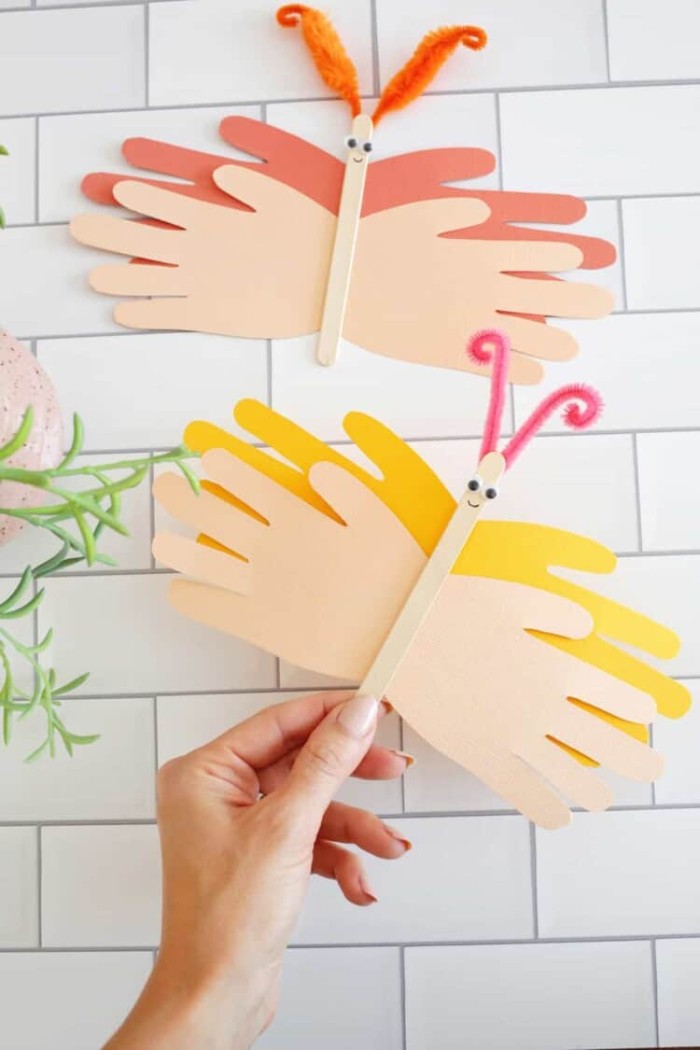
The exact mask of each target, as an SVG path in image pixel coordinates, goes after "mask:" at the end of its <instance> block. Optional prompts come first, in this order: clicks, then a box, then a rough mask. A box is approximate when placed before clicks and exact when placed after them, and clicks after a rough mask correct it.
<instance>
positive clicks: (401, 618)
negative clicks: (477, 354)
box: [358, 452, 506, 700]
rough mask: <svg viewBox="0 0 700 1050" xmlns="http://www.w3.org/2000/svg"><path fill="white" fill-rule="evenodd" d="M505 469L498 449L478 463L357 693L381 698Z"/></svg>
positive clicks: (504, 462) (503, 460)
mask: <svg viewBox="0 0 700 1050" xmlns="http://www.w3.org/2000/svg"><path fill="white" fill-rule="evenodd" d="M505 469H506V461H505V459H504V458H503V456H502V455H501V454H500V452H488V453H487V454H486V455H485V456H484V458H483V459H482V460H481V462H480V463H479V467H478V471H477V473H478V476H479V477H480V478H481V481H482V486H481V489H480V490H479V492H476V493H474V492H470V491H469V489H467V491H466V492H465V493H464V495H463V496H462V499H461V500H460V501H459V503H458V504H457V507H456V509H455V511H454V513H453V515H452V517H451V518H450V520H449V521H448V523H447V526H446V527H445V531H444V532H443V533H442V535H441V536H440V539H439V540H438V542H437V544H436V546H435V549H434V550H433V553H432V554H431V556H430V558H429V559H428V561H427V562H426V563H425V565H424V566H423V569H422V571H421V574H420V576H419V577H418V579H417V580H416V582H415V584H414V586H413V590H412V591H411V593H410V594H409V596H408V598H407V599H406V601H405V603H404V605H403V607H402V609H401V611H400V612H399V614H398V616H397V617H396V620H395V621H394V624H393V626H392V628H391V630H390V631H389V633H388V635H387V636H386V638H385V639H384V642H383V644H382V647H381V649H380V650H379V652H378V653H377V655H376V656H375V658H374V660H373V662H372V665H371V667H370V669H369V671H368V672H367V674H366V675H365V677H364V681H363V682H362V684H361V685H360V688H359V690H358V694H359V695H360V696H374V697H376V698H377V699H378V700H381V699H382V697H383V696H384V695H385V693H386V691H387V689H388V688H389V685H390V683H391V680H392V678H393V677H394V675H395V674H396V671H397V670H398V667H399V664H400V663H401V661H402V660H403V657H404V655H405V653H406V652H407V651H408V649H409V648H410V646H411V643H412V642H413V639H414V638H415V636H416V634H417V633H418V631H419V630H420V627H421V625H422V624H423V622H424V621H425V619H426V617H427V616H428V613H429V612H430V609H431V607H432V605H433V603H434V601H435V599H436V598H437V596H438V594H439V593H440V589H441V587H442V585H443V584H444V582H445V580H446V579H447V577H448V576H449V574H450V572H451V571H452V567H453V565H454V563H455V561H456V560H457V558H458V556H459V554H460V551H461V550H462V548H463V547H464V544H465V543H466V542H467V540H468V539H469V536H470V535H471V532H472V530H473V528H474V526H475V525H476V523H477V521H478V519H479V515H480V514H481V511H482V510H483V508H484V506H485V504H486V502H487V500H486V497H485V496H484V490H485V489H486V488H488V487H489V486H492V485H493V486H495V485H497V484H498V482H499V481H500V479H501V477H502V476H503V473H504V472H505Z"/></svg>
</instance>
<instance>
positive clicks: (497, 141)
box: [494, 92, 503, 190]
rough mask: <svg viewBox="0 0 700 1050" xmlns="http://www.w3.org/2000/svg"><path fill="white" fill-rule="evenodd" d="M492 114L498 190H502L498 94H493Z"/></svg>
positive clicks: (501, 147)
mask: <svg viewBox="0 0 700 1050" xmlns="http://www.w3.org/2000/svg"><path fill="white" fill-rule="evenodd" d="M494 113H495V117H496V154H497V156H496V164H497V168H496V172H497V176H498V188H499V190H502V189H503V136H502V133H501V98H500V95H499V93H498V92H495V94H494Z"/></svg>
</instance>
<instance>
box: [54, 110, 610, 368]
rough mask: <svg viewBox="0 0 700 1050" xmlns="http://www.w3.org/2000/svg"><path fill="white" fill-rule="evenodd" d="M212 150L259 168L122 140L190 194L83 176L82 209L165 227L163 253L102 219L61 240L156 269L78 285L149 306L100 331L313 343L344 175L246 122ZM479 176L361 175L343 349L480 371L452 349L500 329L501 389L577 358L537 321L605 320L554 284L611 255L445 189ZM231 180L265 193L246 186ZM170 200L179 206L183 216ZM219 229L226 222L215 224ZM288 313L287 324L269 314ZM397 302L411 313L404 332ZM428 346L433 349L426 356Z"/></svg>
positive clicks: (505, 196)
mask: <svg viewBox="0 0 700 1050" xmlns="http://www.w3.org/2000/svg"><path fill="white" fill-rule="evenodd" d="M222 134H223V136H224V137H225V138H226V140H227V141H229V142H230V143H232V144H235V145H237V146H240V147H242V148H243V149H246V150H249V151H250V152H251V153H255V154H257V155H258V156H262V158H263V161H262V163H260V162H248V161H239V160H231V159H229V158H225V157H217V156H214V155H209V154H202V153H197V152H195V151H190V150H186V149H182V148H180V147H175V146H169V145H167V144H165V143H158V142H154V141H152V140H147V139H135V140H128V141H127V143H126V144H125V154H126V156H127V159H128V160H129V161H130V162H131V163H133V164H134V165H135V166H137V167H141V168H144V167H145V168H150V169H152V170H154V171H155V172H156V173H161V174H166V175H171V176H174V177H177V178H180V179H183V178H184V179H187V180H188V181H187V182H186V183H182V182H177V183H176V182H172V181H168V180H144V182H145V183H146V184H145V185H143V184H142V185H135V184H134V182H136V181H138V180H125V179H124V178H123V177H120V176H111V175H102V174H98V175H94V176H88V177H87V179H86V180H85V182H84V189H85V192H86V193H87V194H88V195H89V196H90V197H91V198H92V199H96V200H98V201H101V202H114V201H117V202H118V203H120V204H123V205H124V206H125V207H127V208H129V209H130V210H131V211H135V212H136V213H137V214H141V215H142V216H144V217H145V218H146V219H147V221H148V223H149V224H153V223H154V222H155V223H158V224H161V225H166V226H170V227H173V230H172V231H171V232H172V233H173V236H171V237H170V238H169V239H166V238H165V237H164V236H162V235H161V236H155V231H153V234H152V235H151V236H145V235H144V234H143V233H142V232H140V228H141V226H142V224H141V223H137V222H136V223H135V222H133V221H130V220H120V219H115V218H113V217H112V216H110V217H109V218H107V217H102V216H100V215H99V214H92V215H86V216H80V217H78V218H77V219H75V220H74V221H73V223H72V225H71V228H72V231H73V234H74V236H75V237H76V238H77V239H78V240H80V241H81V242H83V243H86V244H90V245H93V246H95V247H99V248H102V249H105V250H107V251H115V252H118V253H123V254H126V255H132V256H134V257H137V258H143V259H146V260H149V261H150V262H152V263H156V264H159V265H154V266H148V267H144V268H138V269H136V268H134V267H133V266H131V265H128V264H127V265H123V266H119V267H101V268H100V269H99V270H97V271H95V272H94V273H93V275H92V277H91V283H92V284H93V287H95V288H96V290H98V291H102V292H104V293H106V294H110V295H115V296H127V297H141V296H143V297H146V296H148V297H153V298H152V301H139V300H138V299H136V300H135V301H134V300H132V301H127V302H124V303H121V304H119V306H117V308H116V311H115V317H116V319H117V320H118V321H119V322H120V323H122V324H124V325H126V326H127V327H136V328H148V327H151V328H159V329H185V330H190V331H205V332H217V333H220V334H225V335H239V336H243V335H245V336H248V337H250V336H258V337H260V338H271V337H284V336H295V335H303V334H306V333H308V332H310V331H311V332H312V331H316V330H317V329H318V327H319V326H320V317H321V312H322V306H323V299H324V294H325V284H326V278H327V274H328V268H329V261H330V258H329V250H330V249H329V238H331V239H332V235H333V232H334V229H335V215H336V214H337V210H338V201H339V196H340V185H341V181H342V174H343V165H341V163H340V162H339V161H338V160H337V159H336V158H334V157H332V156H330V155H329V154H328V153H326V152H324V151H323V150H320V149H318V148H317V147H314V146H312V145H311V144H310V143H307V142H304V141H303V140H301V139H299V138H297V137H295V136H292V135H288V134H287V133H285V132H282V131H280V130H279V129H274V128H270V127H268V126H267V125H264V124H260V123H259V122H257V121H252V120H250V119H249V118H243V117H231V118H228V119H227V120H226V121H224V122H223V124H222ZM493 163H494V161H493V157H492V156H491V155H490V154H488V153H486V152H485V151H483V150H470V149H438V150H426V151H422V152H416V153H411V154H405V155H402V156H398V157H391V158H387V159H385V160H379V161H377V162H373V163H372V164H371V165H370V166H369V168H368V172H367V190H366V194H365V198H364V202H363V218H362V220H361V222H360V233H359V238H358V249H357V258H356V260H355V266H354V268H353V277H352V284H351V289H350V299H349V303H348V311H347V316H346V323H345V328H344V334H345V336H346V337H347V338H348V339H350V340H351V341H352V342H354V343H356V344H357V345H359V346H362V347H364V348H365V349H368V350H371V351H373V352H376V353H380V354H385V355H387V356H392V357H397V358H399V359H402V360H412V361H416V362H421V363H427V364H433V365H439V366H442V367H448V368H457V369H466V370H476V371H478V368H476V367H475V366H474V363H473V362H470V361H469V359H468V358H467V357H466V356H465V355H464V353H463V349H464V344H465V341H466V338H467V337H468V336H469V334H470V333H472V332H473V331H474V330H476V329H478V328H484V327H489V326H492V325H493V324H495V323H496V322H498V323H499V324H500V325H501V326H502V327H503V328H504V329H505V330H507V332H508V334H509V335H510V337H511V341H512V344H513V349H514V357H513V367H512V376H511V377H512V378H513V380H514V381H516V382H535V381H537V379H539V378H540V376H541V373H542V368H541V366H540V365H539V364H538V363H537V361H536V360H534V359H535V358H541V359H543V360H561V359H565V358H568V357H570V356H572V355H573V354H574V353H575V352H576V345H575V342H574V341H573V338H572V337H571V336H570V335H569V334H568V333H567V332H565V331H563V330H561V329H558V328H556V327H554V326H551V325H546V324H545V325H543V324H542V323H541V322H542V321H543V320H544V319H545V317H547V316H552V317H557V316H561V317H596V316H602V315H603V314H605V313H607V312H609V310H610V309H611V307H612V299H611V296H610V295H609V293H607V292H606V291H604V290H603V289H601V288H598V287H596V286H594V285H587V284H581V283H571V282H567V281H561V280H553V279H552V275H553V274H554V273H557V272H563V271H566V270H571V269H577V268H579V267H588V268H594V267H599V266H604V265H609V264H610V263H611V262H612V261H613V259H614V255H615V252H614V248H613V247H612V245H610V244H608V243H607V242H605V241H602V240H598V239H595V238H588V237H582V236H580V235H576V234H573V233H569V232H558V231H557V232H555V231H551V230H544V229H536V228H535V229H533V228H532V227H531V226H521V225H519V224H520V223H528V224H530V223H540V224H543V223H546V224H551V223H557V224H562V223H565V224H570V223H573V222H575V221H577V220H578V219H580V218H581V217H582V216H583V215H584V214H585V204H584V203H583V202H582V201H580V200H578V199H577V198H574V197H566V196H559V195H546V194H522V193H510V192H500V191H486V190H465V189H461V188H459V187H455V186H448V185H446V183H447V182H449V181H454V180H463V179H467V178H474V177H476V176H479V175H482V174H483V173H484V171H486V170H489V168H490V167H491V166H493ZM242 174H245V175H251V176H252V175H258V176H260V179H261V180H266V179H267V180H270V181H271V182H272V184H273V185H272V186H269V185H268V186H265V185H264V181H261V182H260V183H259V185H258V186H256V184H255V181H254V180H251V179H250V178H248V179H246V178H243V179H241V175H242ZM180 197H187V198H188V199H189V201H190V202H191V207H189V208H188V209H183V208H182V207H181V206H180V204H178V198H180ZM251 208H253V209H254V221H250V220H251V216H250V210H251ZM228 212H232V213H233V216H232V217H229V218H227V217H226V216H227V213H228ZM329 231H330V232H329ZM175 234H177V236H175ZM261 259H265V260H267V263H268V266H269V268H271V269H272V270H274V273H275V282H274V287H273V284H272V282H271V281H267V282H262V283H261V282H260V280H259V279H258V278H259V275H260V260H261ZM290 259H293V260H294V266H293V267H292V266H290ZM319 273H320V274H322V275H323V278H324V279H323V280H321V281H318V280H317V276H318V274H319ZM224 288H225V290H226V294H224V292H223V291H222V290H221V289H224ZM281 288H283V289H284V292H285V294H284V295H280V294H279V292H280V289H281ZM465 288H468V289H470V290H471V295H470V296H466V297H465V292H464V290H465ZM289 300H293V301H294V303H295V309H294V310H293V311H292V310H290V309H289V307H288V306H286V307H285V308H284V309H283V307H282V303H283V302H285V303H288V301H289ZM406 301H411V302H412V303H413V305H414V310H412V311H411V314H410V318H409V320H410V322H411V323H410V324H409V323H408V322H407V320H406V318H405V313H406V312H405V303H406ZM417 319H418V323H416V322H417ZM428 333H429V335H430V338H426V336H427V334H428ZM431 347H432V348H434V347H439V348H440V350H439V352H438V351H435V350H431V349H426V348H431Z"/></svg>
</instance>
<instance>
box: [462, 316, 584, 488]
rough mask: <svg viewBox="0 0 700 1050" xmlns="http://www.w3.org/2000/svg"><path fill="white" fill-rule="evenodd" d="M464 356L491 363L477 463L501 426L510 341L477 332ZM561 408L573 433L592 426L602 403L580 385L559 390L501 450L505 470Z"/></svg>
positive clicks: (497, 333)
mask: <svg viewBox="0 0 700 1050" xmlns="http://www.w3.org/2000/svg"><path fill="white" fill-rule="evenodd" d="M467 353H468V355H469V357H470V358H471V359H472V361H475V362H476V363H477V364H480V365H486V364H489V363H491V362H492V368H491V397H490V400H489V409H488V413H487V416H486V424H485V426H484V436H483V439H482V442H481V452H480V453H479V459H480V460H481V459H483V457H484V456H485V455H486V454H487V452H495V451H496V446H497V445H498V439H499V437H500V434H501V422H502V420H503V409H504V407H505V398H506V383H507V382H508V360H509V357H510V340H509V339H508V336H507V335H506V334H505V332H501V331H499V330H498V329H497V328H492V329H486V330H484V331H481V332H477V333H476V334H475V335H473V336H472V337H471V339H470V340H469V342H468V343H467ZM562 407H563V408H564V412H563V418H564V422H565V424H566V425H567V426H568V427H572V428H573V429H574V430H585V428H586V427H590V426H592V424H593V423H595V421H596V420H597V419H599V418H600V414H601V412H602V411H603V399H602V397H601V396H600V394H599V393H598V391H597V390H594V389H593V387H590V386H585V385H584V384H583V383H571V384H569V386H563V387H560V388H559V390H555V391H554V392H553V393H552V394H550V395H549V397H547V398H545V400H544V401H543V402H542V404H541V405H540V406H539V407H538V408H536V409H535V411H534V412H533V413H532V415H531V416H530V417H529V418H528V419H526V421H525V422H524V423H523V425H522V426H521V427H520V429H519V430H518V431H517V433H516V434H514V435H513V437H512V438H511V439H510V441H509V442H508V444H507V445H506V447H505V448H504V449H503V458H504V459H505V461H506V469H507V468H508V467H510V466H512V464H513V462H514V461H515V459H516V458H517V457H518V456H519V455H520V453H521V452H522V451H523V449H524V448H525V447H526V445H528V444H529V443H530V441H532V439H533V437H534V436H535V434H536V433H537V432H538V431H539V430H541V429H542V427H543V426H544V424H545V423H546V422H547V420H548V419H549V418H550V416H552V415H553V414H554V412H556V410H557V409H558V408H562Z"/></svg>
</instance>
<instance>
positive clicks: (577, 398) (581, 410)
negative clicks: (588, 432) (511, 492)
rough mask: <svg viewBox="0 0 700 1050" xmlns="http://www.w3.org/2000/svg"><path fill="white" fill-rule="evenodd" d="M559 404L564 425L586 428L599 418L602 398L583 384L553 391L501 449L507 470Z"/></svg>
mask: <svg viewBox="0 0 700 1050" xmlns="http://www.w3.org/2000/svg"><path fill="white" fill-rule="evenodd" d="M562 407H563V409H564V411H563V413H562V417H563V420H564V423H565V424H566V426H567V427H571V428H572V429H573V430H585V429H586V427H590V426H592V425H593V424H594V423H595V422H596V420H598V419H600V416H601V413H602V411H603V399H602V397H601V396H600V394H599V393H598V391H597V390H594V389H593V387H590V386H586V385H585V384H584V383H571V384H570V385H569V386H563V387H560V389H559V390H555V391H554V393H552V394H550V395H549V397H547V398H545V400H544V401H543V402H542V404H541V405H540V406H539V407H538V408H536V409H535V411H534V412H533V413H532V415H531V416H530V417H529V418H528V419H527V420H526V421H525V422H524V423H523V425H522V426H521V427H520V429H519V430H518V431H517V433H516V434H514V435H513V437H512V438H511V439H510V441H509V442H508V444H507V445H506V447H505V448H504V449H503V456H504V458H505V461H506V469H507V468H508V467H510V466H512V464H513V461H514V460H515V459H516V457H517V456H519V455H520V453H521V452H522V451H523V449H524V448H525V446H526V445H528V444H529V443H530V441H531V440H532V439H533V437H534V436H535V434H536V433H537V432H538V431H539V430H541V429H542V427H543V426H544V425H545V423H546V422H547V420H548V419H549V418H550V416H552V415H553V414H554V413H555V412H556V410H557V409H558V408H562Z"/></svg>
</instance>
